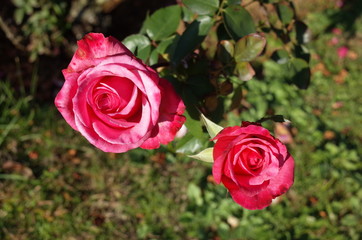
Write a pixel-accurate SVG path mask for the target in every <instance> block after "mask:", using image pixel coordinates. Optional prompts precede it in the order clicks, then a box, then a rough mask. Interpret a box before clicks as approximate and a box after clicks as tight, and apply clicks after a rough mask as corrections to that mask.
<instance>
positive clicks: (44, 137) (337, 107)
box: [0, 0, 362, 240]
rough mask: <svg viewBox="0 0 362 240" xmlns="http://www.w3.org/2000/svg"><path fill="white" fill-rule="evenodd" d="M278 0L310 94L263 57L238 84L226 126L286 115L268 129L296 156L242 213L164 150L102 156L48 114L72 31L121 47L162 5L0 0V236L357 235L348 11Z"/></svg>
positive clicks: (352, 14) (359, 47) (358, 40)
mask: <svg viewBox="0 0 362 240" xmlns="http://www.w3.org/2000/svg"><path fill="white" fill-rule="evenodd" d="M178 2H179V3H180V2H181V1H178ZM292 2H293V3H294V4H295V7H296V9H297V13H298V15H299V16H298V17H299V18H300V19H303V21H304V22H306V23H307V25H308V27H309V29H310V42H309V44H308V47H309V48H310V52H311V59H312V60H311V66H310V67H311V71H312V80H311V85H310V87H309V88H308V89H307V90H299V89H298V88H297V87H295V86H294V85H290V84H285V75H286V74H287V73H285V72H283V71H282V70H281V69H280V67H279V66H278V64H277V63H275V62H273V61H271V60H269V59H263V62H262V63H261V64H262V65H263V71H264V72H263V78H261V79H259V78H258V77H256V78H254V79H253V80H250V81H248V82H247V83H246V88H245V91H244V92H243V99H242V101H241V104H243V106H244V107H245V111H243V112H242V113H241V114H240V115H239V116H234V117H232V116H229V118H228V124H229V125H239V124H240V120H249V121H253V120H254V121H255V120H257V119H260V118H261V117H263V116H265V115H266V114H269V113H271V112H272V113H276V114H283V115H284V116H285V117H286V118H288V119H290V120H291V121H292V123H291V124H287V125H286V124H281V123H276V124H272V125H270V126H268V127H269V129H270V130H271V131H273V133H274V135H275V136H276V137H278V138H279V139H281V140H282V141H283V142H284V143H285V144H287V146H288V148H289V150H290V152H291V153H292V155H293V156H294V159H295V160H296V176H295V184H294V186H293V187H292V188H291V190H290V191H289V192H288V193H287V194H286V195H283V196H281V197H279V198H277V199H276V200H275V203H273V204H272V205H271V206H270V207H268V208H266V209H265V210H262V211H249V210H244V209H242V208H241V207H240V206H238V205H237V204H236V203H234V202H233V201H232V199H231V197H230V196H229V194H228V193H227V190H226V189H225V188H224V187H223V186H219V185H215V183H214V181H213V178H212V175H211V165H210V164H207V163H202V162H198V161H196V160H192V159H189V158H188V157H186V156H185V155H182V154H179V153H176V152H175V150H174V146H173V144H170V146H164V147H162V148H160V149H158V150H152V151H147V150H142V149H136V150H132V151H130V152H128V153H125V154H108V153H103V152H101V151H100V150H97V149H96V148H94V147H93V146H92V145H90V144H89V143H88V142H87V141H86V140H85V139H84V138H83V137H82V136H81V135H80V134H79V133H77V132H75V131H73V130H72V129H71V127H69V126H68V125H67V123H66V122H65V121H64V119H63V118H62V117H61V115H60V114H59V113H58V111H57V110H56V108H55V106H54V105H53V101H54V97H55V95H56V93H57V92H58V91H59V89H60V88H61V86H62V84H63V82H64V79H63V77H62V74H61V70H62V69H64V68H66V67H67V65H68V63H69V61H70V59H71V57H72V55H73V53H74V51H75V49H76V41H77V40H79V39H81V38H82V37H83V36H84V34H86V33H88V32H92V31H93V32H102V33H104V34H105V35H112V36H114V37H116V38H118V39H119V40H122V39H124V38H125V37H126V36H128V35H130V34H133V33H137V32H139V30H140V28H141V26H142V22H143V20H144V19H145V18H146V16H147V14H151V13H152V12H154V11H155V10H157V9H159V8H161V7H164V6H168V5H170V4H175V3H176V1H171V0H163V1H156V0H147V1H146V0H88V1H87V0H77V1H75V0H73V1H71V0H68V1H67V0H2V1H1V3H0V238H1V239H16V240H18V239H75V240H76V239H215V240H219V239H258V240H259V239H268V240H270V239H303V240H307V239H337V240H338V239H353V240H359V239H362V161H361V160H362V159H361V156H362V148H361V144H362V94H361V93H362V80H361V74H362V58H361V55H362V16H361V13H362V2H361V1H360V0H344V1H343V0H303V1H302V0H295V1H292ZM250 7H252V4H251V5H250ZM250 11H254V14H253V16H257V13H258V12H257V11H258V9H255V10H252V9H251V10H250ZM268 44H269V43H268ZM256 76H258V74H257V75H256ZM184 148H189V149H192V146H184Z"/></svg>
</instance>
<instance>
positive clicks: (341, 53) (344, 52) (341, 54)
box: [337, 46, 349, 59]
mask: <svg viewBox="0 0 362 240" xmlns="http://www.w3.org/2000/svg"><path fill="white" fill-rule="evenodd" d="M348 51H349V49H348V48H347V47H346V46H342V47H339V48H338V49H337V54H338V57H339V58H341V59H343V58H345V57H346V56H347V54H348Z"/></svg>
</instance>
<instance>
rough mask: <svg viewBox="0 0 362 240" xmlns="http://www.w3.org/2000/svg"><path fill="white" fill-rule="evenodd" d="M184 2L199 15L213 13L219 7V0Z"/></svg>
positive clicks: (191, 0)
mask: <svg viewBox="0 0 362 240" xmlns="http://www.w3.org/2000/svg"><path fill="white" fill-rule="evenodd" d="M182 2H183V4H185V5H186V7H188V8H190V9H191V11H193V12H194V13H197V14H199V15H208V14H213V13H214V12H215V11H216V10H217V9H218V8H219V0H183V1H182Z"/></svg>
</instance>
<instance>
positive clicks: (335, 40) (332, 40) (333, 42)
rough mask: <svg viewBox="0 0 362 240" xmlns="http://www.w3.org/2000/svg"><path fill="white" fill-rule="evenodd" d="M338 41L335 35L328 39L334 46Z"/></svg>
mask: <svg viewBox="0 0 362 240" xmlns="http://www.w3.org/2000/svg"><path fill="white" fill-rule="evenodd" d="M338 43H339V40H338V38H337V37H333V38H332V39H331V40H329V44H330V45H332V46H335V45H337V44H338Z"/></svg>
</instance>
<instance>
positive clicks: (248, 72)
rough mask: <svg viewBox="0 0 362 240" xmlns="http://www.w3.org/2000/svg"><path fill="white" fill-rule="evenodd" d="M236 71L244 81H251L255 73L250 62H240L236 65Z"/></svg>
mask: <svg viewBox="0 0 362 240" xmlns="http://www.w3.org/2000/svg"><path fill="white" fill-rule="evenodd" d="M235 73H236V74H237V76H238V78H239V79H240V80H242V81H249V80H250V79H252V78H253V77H254V75H255V71H254V69H253V67H252V66H251V65H250V63H248V62H238V63H237V64H236V66H235Z"/></svg>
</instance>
